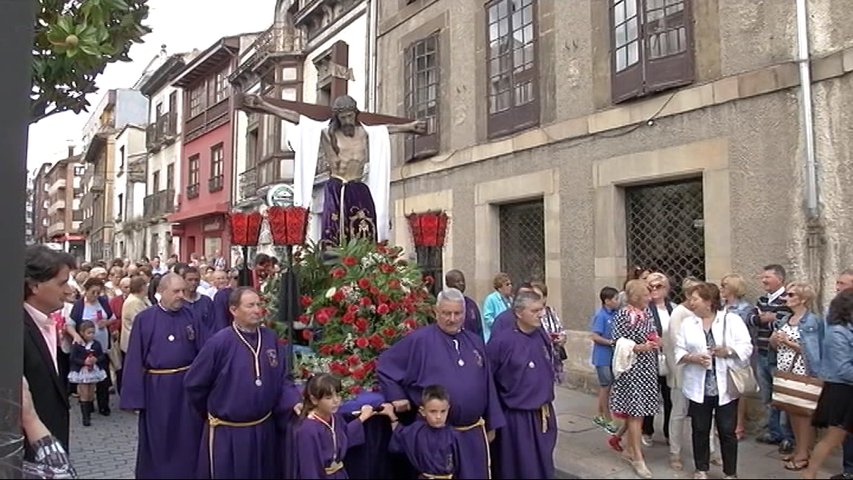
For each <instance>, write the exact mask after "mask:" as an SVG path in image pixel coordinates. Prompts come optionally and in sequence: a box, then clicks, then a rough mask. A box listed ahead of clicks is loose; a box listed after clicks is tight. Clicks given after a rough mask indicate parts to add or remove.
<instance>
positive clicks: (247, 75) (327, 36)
mask: <svg viewBox="0 0 853 480" xmlns="http://www.w3.org/2000/svg"><path fill="white" fill-rule="evenodd" d="M377 8H378V2H377V0H313V1H308V0H279V1H278V2H277V4H276V10H275V12H274V21H273V25H272V26H271V27H270V28H269V29H268V30H267V31H266V32H264V33H262V34H261V35H260V36H259V37H258V39H257V40H256V41H255V44H254V45H253V46H252V47H251V48H249V49H248V50H246V51H245V52H243V53H242V54H241V58H240V66H239V68H238V69H237V71H236V72H235V73H234V74H233V75H232V76H231V81H232V83H233V84H234V86H235V88H237V89H239V90H241V91H242V92H244V93H247V94H248V93H260V94H261V95H263V96H268V97H274V98H281V99H284V100H292V101H300V102H306V103H315V104H320V105H331V103H332V102H333V101H334V99H335V98H337V97H339V96H341V95H349V96H351V97H353V98H354V99H355V100H356V102H357V103H358V106H359V108H360V109H361V110H365V111H369V110H372V109H373V106H374V104H375V101H374V99H375V94H374V92H375V85H376V82H375V77H376V75H375V54H374V52H375V40H374V39H375V37H376V35H375V31H376V18H377V12H376V10H377ZM234 124H235V141H234V157H233V158H234V159H235V160H234V161H235V164H234V172H236V173H237V174H236V175H234V185H233V186H232V192H233V193H232V196H233V201H232V203H233V204H234V205H235V206H236V207H238V208H243V209H247V210H253V209H261V210H263V205H264V197H265V194H266V192H267V191H268V189H269V187H270V186H271V185H275V184H279V183H285V184H290V185H292V184H293V152H292V151H291V150H290V148H289V146H288V144H287V136H288V129H289V128H293V125H292V124H289V123H288V122H284V121H282V120H280V119H277V118H275V117H273V116H270V115H257V114H251V115H247V114H246V113H245V112H242V111H237V112H235V121H234ZM327 168H328V167H327V166H326V165H325V162H324V161H323V159H322V158H321V159H320V162H319V163H318V166H317V171H318V175H317V179H316V181H315V190H314V200H313V202H312V205H311V211H312V216H311V222H310V225H309V237H310V238H311V239H312V240H315V241H316V240H319V238H320V232H321V227H320V219H321V212H322V209H323V195H322V187H323V185H324V184H325V181H326V180H327V179H328V171H327ZM263 240H268V239H265V238H263V237H262V241H263ZM265 248H268V246H262V248H261V249H262V250H263V249H265Z"/></svg>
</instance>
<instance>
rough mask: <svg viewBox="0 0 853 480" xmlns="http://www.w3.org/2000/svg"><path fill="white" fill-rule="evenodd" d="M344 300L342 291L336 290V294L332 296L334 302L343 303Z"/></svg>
mask: <svg viewBox="0 0 853 480" xmlns="http://www.w3.org/2000/svg"><path fill="white" fill-rule="evenodd" d="M343 300H344V292H342V291H340V290H335V293H334V294H333V295H332V301H333V302H338V303H340V302H342V301H343Z"/></svg>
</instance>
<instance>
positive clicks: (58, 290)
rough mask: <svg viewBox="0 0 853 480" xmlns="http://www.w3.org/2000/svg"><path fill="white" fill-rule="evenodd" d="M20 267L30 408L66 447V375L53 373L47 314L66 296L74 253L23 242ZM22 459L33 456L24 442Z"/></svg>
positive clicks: (52, 333)
mask: <svg viewBox="0 0 853 480" xmlns="http://www.w3.org/2000/svg"><path fill="white" fill-rule="evenodd" d="M25 264H26V266H25V270H24V312H23V314H24V377H25V378H26V379H27V382H28V383H29V386H30V392H32V396H33V404H34V405H35V410H36V413H37V414H38V416H39V418H41V420H42V422H43V423H44V424H45V426H46V427H47V428H48V430H50V433H52V434H53V435H54V436H55V437H56V438H57V439H59V441H60V443H62V446H63V447H65V449H66V451H67V450H68V429H69V424H68V422H69V418H68V417H69V414H68V409H69V404H68V384H67V380H66V379H65V378H63V377H61V376H60V375H59V368H58V365H57V357H56V352H57V349H58V342H57V335H58V333H57V331H56V325H55V323H54V322H53V320H52V319H51V318H50V314H51V313H53V312H55V311H56V310H59V309H60V308H62V306H63V303H64V301H65V298H67V297H68V296H69V295H70V293H71V292H70V290H71V286H70V285H69V284H68V278H69V275H70V273H71V270H72V269H73V268H74V267H75V261H74V258H73V257H72V256H71V255H69V254H67V253H65V252H57V251H55V250H51V249H50V248H48V247H45V246H43V245H33V246H30V247H27V251H26V258H25ZM25 458H26V459H28V460H33V459H34V452H33V451H32V449H31V448H30V447H29V445H28V446H27V450H26V452H25Z"/></svg>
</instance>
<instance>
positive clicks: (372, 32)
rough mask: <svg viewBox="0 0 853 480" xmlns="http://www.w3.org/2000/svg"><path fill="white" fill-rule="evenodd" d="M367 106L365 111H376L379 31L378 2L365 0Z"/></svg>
mask: <svg viewBox="0 0 853 480" xmlns="http://www.w3.org/2000/svg"><path fill="white" fill-rule="evenodd" d="M367 4H368V5H367V52H368V55H367V92H366V93H367V96H366V97H367V102H366V103H367V107H366V111H368V112H375V111H376V85H377V82H376V44H377V38H376V35H377V33H378V31H379V28H378V27H379V11H378V10H379V2H378V0H368V1H367Z"/></svg>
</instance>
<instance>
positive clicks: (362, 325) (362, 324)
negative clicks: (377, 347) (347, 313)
mask: <svg viewBox="0 0 853 480" xmlns="http://www.w3.org/2000/svg"><path fill="white" fill-rule="evenodd" d="M355 329H356V330H357V331H358V332H359V333H364V332H366V331H367V320H366V319H364V318H359V319H357V320H356V321H355Z"/></svg>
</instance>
